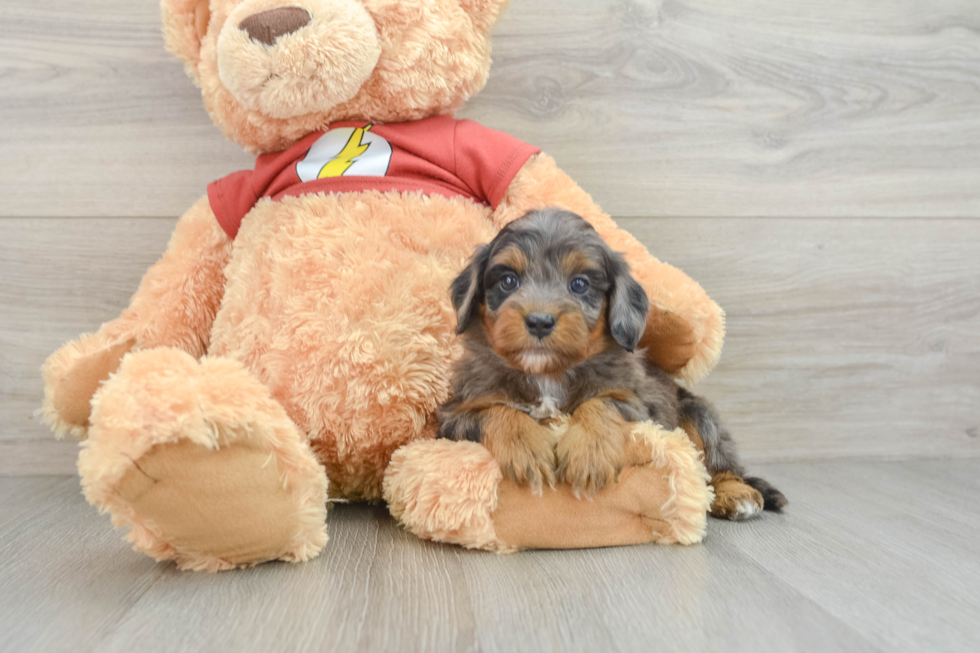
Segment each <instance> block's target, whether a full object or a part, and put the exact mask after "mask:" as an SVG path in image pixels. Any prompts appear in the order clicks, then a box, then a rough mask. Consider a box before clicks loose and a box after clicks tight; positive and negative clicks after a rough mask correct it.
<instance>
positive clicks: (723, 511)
mask: <svg viewBox="0 0 980 653" xmlns="http://www.w3.org/2000/svg"><path fill="white" fill-rule="evenodd" d="M711 486H712V487H714V489H715V500H714V502H712V504H711V515H712V516H713V517H718V518H719V519H730V520H732V521H737V520H739V519H743V518H745V517H750V516H754V515H756V514H758V513H759V512H762V504H763V500H762V494H761V493H760V492H759V491H758V490H756V489H755V488H754V487H751V486H749V485H746V484H745V481H743V480H742V479H741V478H739V477H738V476H736V475H735V474H733V473H731V472H719V473H717V474H715V475H714V476H713V477H712V478H711ZM746 505H752V506H754V511H753V512H751V513H748V514H747V513H746V512H745V510H744V506H746ZM740 506H741V507H742V509H740Z"/></svg>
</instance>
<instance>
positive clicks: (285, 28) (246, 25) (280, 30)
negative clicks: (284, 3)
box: [238, 7, 311, 45]
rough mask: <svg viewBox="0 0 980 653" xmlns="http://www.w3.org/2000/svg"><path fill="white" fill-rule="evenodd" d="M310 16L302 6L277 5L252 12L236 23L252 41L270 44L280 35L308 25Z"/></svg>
mask: <svg viewBox="0 0 980 653" xmlns="http://www.w3.org/2000/svg"><path fill="white" fill-rule="evenodd" d="M310 18H311V16H310V12H308V11H306V10H305V9H303V8H302V7H278V8H276V9H269V10H268V11H260V12H259V13H257V14H252V15H251V16H249V17H248V18H245V19H244V20H242V22H240V23H238V28H239V29H242V30H245V33H247V34H248V37H249V38H250V39H252V40H253V41H258V42H259V43H265V44H266V45H272V44H273V43H275V42H276V39H278V38H279V37H280V36H283V35H284V34H292V33H293V32H295V31H296V30H298V29H299V28H301V27H303V26H304V25H308V24H309V23H310Z"/></svg>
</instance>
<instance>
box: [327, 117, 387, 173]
mask: <svg viewBox="0 0 980 653" xmlns="http://www.w3.org/2000/svg"><path fill="white" fill-rule="evenodd" d="M372 127H374V125H368V126H367V127H358V128H357V129H355V130H354V133H353V134H351V135H350V139H348V141H347V145H344V149H342V150H341V151H340V154H338V155H337V156H335V157H334V158H333V159H332V160H331V161H330V162H329V163H328V164H327V165H325V166H323V168H321V169H320V174H319V175H317V179H323V178H324V177H340V176H341V175H343V174H344V173H345V172H347V168H349V167H351V166H352V165H354V161H352V159H354V158H355V157H359V156H361V155H362V154H364V153H365V152H367V149H368V148H369V147H371V144H370V143H367V144H364V143H361V139H362V138H364V134H365V132H367V131H369V130H370V129H371V128H372Z"/></svg>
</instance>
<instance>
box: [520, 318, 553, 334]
mask: <svg viewBox="0 0 980 653" xmlns="http://www.w3.org/2000/svg"><path fill="white" fill-rule="evenodd" d="M524 324H525V325H527V330H528V332H529V333H530V334H531V335H532V336H535V337H537V338H544V337H545V336H546V335H548V334H549V333H551V332H552V331H554V330H555V316H554V315H548V314H547V313H531V314H530V315H528V316H527V317H526V318H524Z"/></svg>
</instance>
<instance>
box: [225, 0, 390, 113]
mask: <svg viewBox="0 0 980 653" xmlns="http://www.w3.org/2000/svg"><path fill="white" fill-rule="evenodd" d="M217 54H218V76H219V78H220V79H221V83H222V84H224V86H225V87H226V88H227V89H228V90H229V91H231V93H232V94H233V95H234V96H235V99H237V100H238V101H239V102H240V103H241V104H242V105H243V106H244V107H246V108H247V109H250V110H252V111H257V112H260V113H262V114H265V115H267V116H269V117H272V118H280V119H286V118H292V117H295V116H300V115H305V114H310V113H316V112H325V111H329V110H330V109H332V108H333V107H335V106H337V105H339V104H342V103H343V102H346V101H347V100H350V99H351V98H353V97H354V96H355V95H356V94H357V92H358V91H359V90H360V88H361V87H362V86H363V85H364V83H365V82H366V81H367V79H368V78H369V77H370V76H371V73H372V72H373V71H374V69H375V67H376V66H377V64H378V59H379V58H380V56H381V43H380V38H379V36H378V31H377V27H376V26H375V23H374V19H373V18H372V17H371V14H370V13H369V12H368V11H367V9H366V8H365V7H364V5H363V4H362V3H361V2H359V1H358V0H299V1H296V0H285V1H284V0H245V2H242V3H241V4H240V5H238V6H237V7H236V8H235V9H234V11H232V13H231V14H230V15H229V16H228V19H227V21H225V24H224V26H223V27H222V29H221V34H220V35H219V37H218V52H217Z"/></svg>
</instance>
